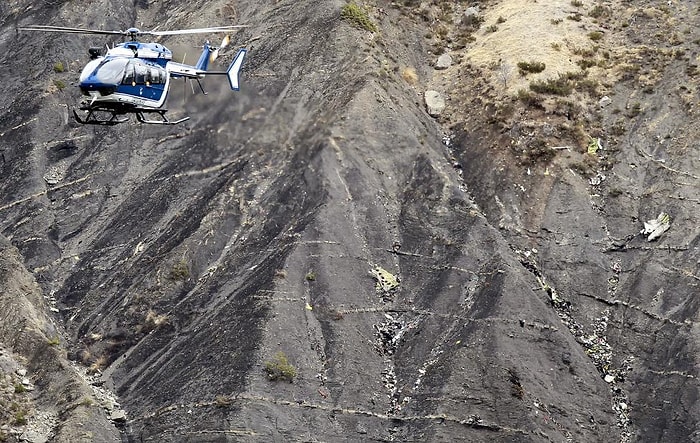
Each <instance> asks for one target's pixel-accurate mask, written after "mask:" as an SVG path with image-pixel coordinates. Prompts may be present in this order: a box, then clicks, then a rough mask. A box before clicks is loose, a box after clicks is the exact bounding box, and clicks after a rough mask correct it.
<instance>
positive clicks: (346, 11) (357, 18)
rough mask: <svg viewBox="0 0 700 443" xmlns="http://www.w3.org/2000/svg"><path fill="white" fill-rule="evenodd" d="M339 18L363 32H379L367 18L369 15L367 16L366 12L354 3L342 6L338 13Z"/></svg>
mask: <svg viewBox="0 0 700 443" xmlns="http://www.w3.org/2000/svg"><path fill="white" fill-rule="evenodd" d="M340 16H341V17H342V18H343V19H345V20H348V21H350V22H351V23H353V24H354V25H356V26H358V27H359V28H360V29H364V30H365V31H369V32H377V31H378V30H379V28H377V25H376V24H375V23H374V22H373V21H372V20H371V19H370V18H369V15H367V11H365V10H364V9H363V8H362V7H361V6H358V5H356V4H355V3H348V4H347V5H345V6H343V9H341V11H340Z"/></svg>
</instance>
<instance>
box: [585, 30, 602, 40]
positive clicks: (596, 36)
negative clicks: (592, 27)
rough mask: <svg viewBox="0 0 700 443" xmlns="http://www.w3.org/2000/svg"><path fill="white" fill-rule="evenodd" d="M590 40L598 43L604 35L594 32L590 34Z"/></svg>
mask: <svg viewBox="0 0 700 443" xmlns="http://www.w3.org/2000/svg"><path fill="white" fill-rule="evenodd" d="M588 38H590V39H591V40H593V41H594V42H597V41H600V40H602V39H603V33H602V32H600V31H592V32H589V33H588Z"/></svg>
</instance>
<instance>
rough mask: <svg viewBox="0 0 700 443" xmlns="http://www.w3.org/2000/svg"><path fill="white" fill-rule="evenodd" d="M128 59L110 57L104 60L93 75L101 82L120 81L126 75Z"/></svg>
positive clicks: (112, 82)
mask: <svg viewBox="0 0 700 443" xmlns="http://www.w3.org/2000/svg"><path fill="white" fill-rule="evenodd" d="M126 63H127V60H126V59H123V58H116V59H110V60H106V61H104V62H102V63H101V64H100V66H98V67H97V69H96V70H95V72H93V75H94V76H95V78H96V79H97V80H98V81H99V82H101V83H111V84H116V83H119V81H120V80H121V78H122V76H123V75H124V68H125V66H126Z"/></svg>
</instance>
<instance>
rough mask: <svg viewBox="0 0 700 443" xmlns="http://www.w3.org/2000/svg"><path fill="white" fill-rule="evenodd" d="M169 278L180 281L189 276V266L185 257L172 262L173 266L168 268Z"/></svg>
mask: <svg viewBox="0 0 700 443" xmlns="http://www.w3.org/2000/svg"><path fill="white" fill-rule="evenodd" d="M170 278H171V279H173V280H182V281H184V280H187V279H188V278H190V268H189V266H188V265H187V262H186V261H185V259H182V260H179V261H177V262H175V263H174V264H173V267H172V268H171V269H170Z"/></svg>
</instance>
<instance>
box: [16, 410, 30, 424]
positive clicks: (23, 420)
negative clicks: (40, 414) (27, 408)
mask: <svg viewBox="0 0 700 443" xmlns="http://www.w3.org/2000/svg"><path fill="white" fill-rule="evenodd" d="M12 424H14V425H16V426H24V425H26V424H27V413H26V412H24V411H17V412H15V417H14V421H13V423H12Z"/></svg>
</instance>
